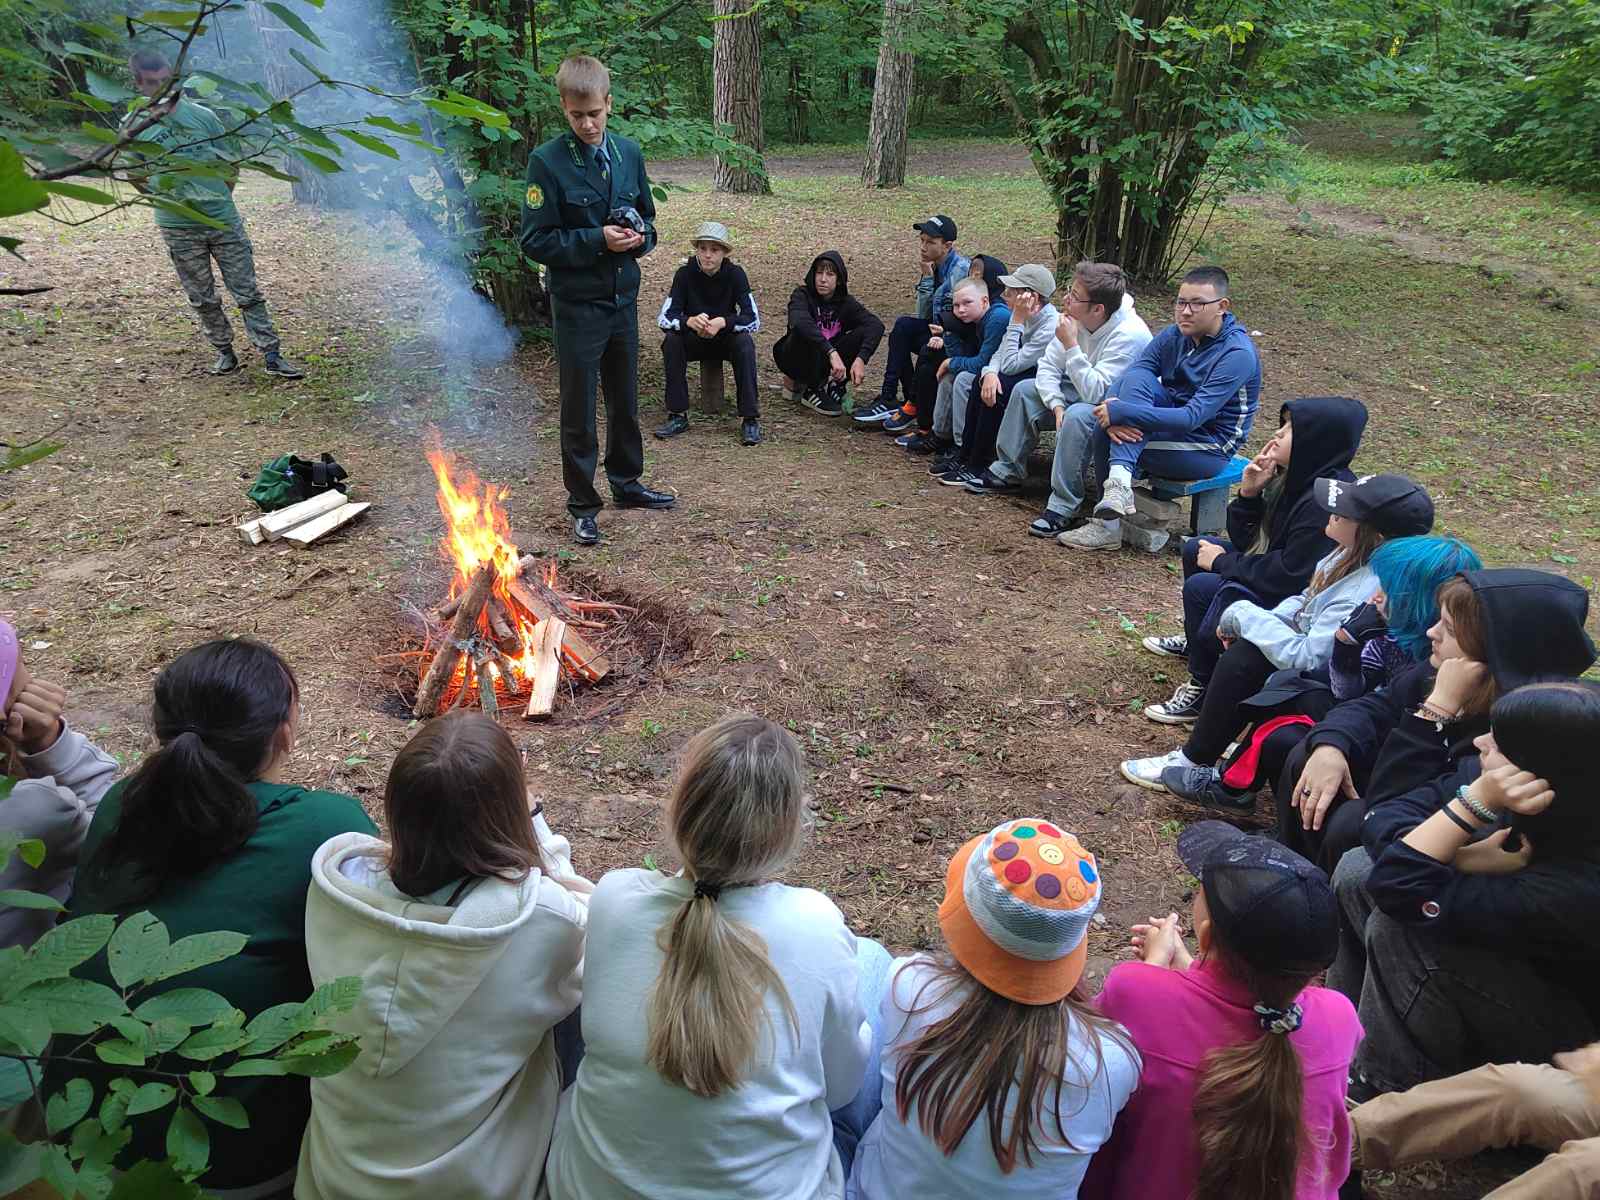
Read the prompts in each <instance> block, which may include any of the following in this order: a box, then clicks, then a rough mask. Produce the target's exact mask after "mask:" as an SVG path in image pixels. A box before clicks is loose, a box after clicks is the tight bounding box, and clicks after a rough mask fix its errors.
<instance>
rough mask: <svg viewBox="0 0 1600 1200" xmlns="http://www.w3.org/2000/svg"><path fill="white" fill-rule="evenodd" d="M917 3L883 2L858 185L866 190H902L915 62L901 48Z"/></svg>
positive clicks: (894, 0)
mask: <svg viewBox="0 0 1600 1200" xmlns="http://www.w3.org/2000/svg"><path fill="white" fill-rule="evenodd" d="M915 7H916V0H883V35H882V37H881V39H880V40H879V42H878V71H877V81H878V83H877V87H875V88H874V89H873V92H872V124H871V126H870V128H869V129H868V132H867V161H866V164H865V165H864V166H863V167H862V168H861V182H862V183H864V184H866V185H867V186H868V187H904V186H905V183H906V126H907V123H908V120H909V116H910V111H911V86H912V82H913V80H914V79H915V78H916V66H917V65H916V59H915V58H914V57H913V55H912V54H911V52H910V51H909V50H907V49H905V48H904V44H903V43H904V37H905V32H906V30H907V29H908V28H909V27H910V25H911V22H912V16H913V12H914V10H915Z"/></svg>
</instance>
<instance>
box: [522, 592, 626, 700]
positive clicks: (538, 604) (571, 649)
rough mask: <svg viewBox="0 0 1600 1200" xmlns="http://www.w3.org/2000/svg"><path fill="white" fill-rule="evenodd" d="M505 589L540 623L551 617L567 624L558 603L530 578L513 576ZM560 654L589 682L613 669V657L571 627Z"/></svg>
mask: <svg viewBox="0 0 1600 1200" xmlns="http://www.w3.org/2000/svg"><path fill="white" fill-rule="evenodd" d="M506 590H507V591H508V592H510V593H511V599H512V600H514V601H516V603H517V604H518V605H520V606H521V607H522V608H524V609H526V610H527V611H528V613H529V614H530V615H531V616H533V617H536V618H538V621H539V624H540V625H543V624H544V623H545V622H546V621H550V620H560V621H562V623H563V625H565V619H564V618H563V617H562V616H561V614H560V613H559V612H557V611H556V606H555V605H553V604H551V603H550V602H549V601H547V600H545V598H544V597H543V596H541V595H540V594H539V593H538V592H536V591H535V590H534V589H533V588H532V587H530V586H529V585H528V582H527V580H524V579H513V580H512V581H511V582H510V583H509V584H508V585H507V586H506ZM561 658H562V661H563V662H565V663H566V664H567V667H568V668H569V669H571V670H573V671H576V672H577V673H578V674H580V675H582V676H583V677H584V678H585V679H587V680H588V681H589V682H590V683H595V682H598V681H599V680H601V679H604V678H605V677H606V676H607V675H608V674H610V672H611V662H610V660H608V659H607V658H606V656H605V655H603V654H601V653H600V651H598V650H596V649H595V648H594V647H593V646H591V645H589V643H588V642H586V641H584V640H583V638H581V637H580V636H579V635H578V634H576V633H574V632H573V631H572V630H570V629H569V630H567V634H566V638H565V640H564V641H563V642H562V644H561Z"/></svg>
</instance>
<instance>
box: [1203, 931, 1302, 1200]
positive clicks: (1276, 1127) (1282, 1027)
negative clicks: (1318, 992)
mask: <svg viewBox="0 0 1600 1200" xmlns="http://www.w3.org/2000/svg"><path fill="white" fill-rule="evenodd" d="M1212 938H1213V943H1212V953H1214V954H1216V955H1217V956H1218V957H1219V958H1220V959H1221V960H1222V965H1223V968H1224V970H1226V971H1227V973H1228V974H1230V975H1232V976H1233V977H1234V978H1235V979H1237V980H1239V981H1240V982H1241V983H1243V984H1245V985H1246V986H1247V987H1248V988H1249V989H1250V992H1251V994H1252V995H1255V996H1256V997H1258V1001H1257V1004H1256V1016H1257V1019H1258V1020H1259V1021H1260V1023H1261V1035H1260V1036H1259V1037H1256V1038H1253V1039H1252V1040H1250V1041H1248V1042H1243V1043H1241V1044H1239V1045H1236V1046H1224V1047H1222V1048H1221V1049H1218V1050H1213V1051H1212V1052H1211V1053H1210V1054H1208V1055H1207V1056H1206V1059H1205V1061H1204V1063H1203V1064H1202V1065H1201V1071H1200V1081H1199V1083H1198V1084H1197V1086H1196V1088H1195V1100H1194V1132H1195V1144H1196V1146H1197V1147H1198V1149H1199V1151H1200V1171H1199V1176H1198V1178H1197V1179H1196V1181H1195V1190H1194V1195H1193V1200H1293V1197H1294V1194H1295V1183H1296V1181H1297V1179H1298V1176H1299V1170H1300V1156H1301V1152H1302V1150H1303V1149H1304V1142H1305V1137H1306V1131H1305V1122H1304V1120H1303V1118H1302V1111H1301V1110H1302V1101H1303V1100H1304V1093H1305V1080H1304V1076H1303V1074H1302V1071H1301V1066H1300V1055H1299V1054H1298V1053H1297V1052H1296V1050H1295V1048H1294V1043H1293V1042H1291V1041H1290V1040H1289V1035H1290V1034H1291V1033H1293V1032H1294V1030H1296V1029H1298V1028H1299V1027H1300V1007H1299V1005H1297V1004H1296V1003H1295V1002H1294V1001H1295V997H1297V996H1298V995H1299V994H1300V993H1301V992H1302V991H1304V990H1305V988H1306V987H1307V985H1309V984H1310V982H1311V980H1312V978H1314V973H1303V972H1295V971H1285V972H1266V971H1261V970H1258V969H1256V968H1254V967H1252V966H1250V965H1248V964H1246V963H1244V962H1243V961H1242V960H1240V959H1239V958H1238V957H1237V956H1236V955H1233V954H1230V953H1228V952H1227V951H1226V949H1224V948H1223V947H1222V946H1221V945H1220V943H1219V942H1218V941H1217V940H1216V938H1217V930H1216V926H1215V925H1213V926H1212Z"/></svg>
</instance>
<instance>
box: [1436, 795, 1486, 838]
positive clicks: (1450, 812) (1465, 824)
mask: <svg viewBox="0 0 1600 1200" xmlns="http://www.w3.org/2000/svg"><path fill="white" fill-rule="evenodd" d="M1451 803H1454V801H1453V800H1452V801H1449V802H1446V804H1445V806H1444V807H1443V808H1441V809H1440V810H1439V811H1440V812H1442V813H1443V814H1444V815H1445V816H1447V817H1449V818H1450V820H1451V821H1453V822H1454V823H1455V825H1456V827H1457V828H1459V829H1460V830H1461V832H1462V833H1464V834H1467V835H1468V836H1469V837H1470V836H1471V835H1473V834H1475V833H1477V832H1478V828H1477V826H1475V825H1473V824H1472V823H1471V822H1470V821H1468V820H1466V819H1465V818H1464V817H1461V816H1458V815H1457V813H1456V811H1455V809H1453V808H1451V807H1450V804H1451Z"/></svg>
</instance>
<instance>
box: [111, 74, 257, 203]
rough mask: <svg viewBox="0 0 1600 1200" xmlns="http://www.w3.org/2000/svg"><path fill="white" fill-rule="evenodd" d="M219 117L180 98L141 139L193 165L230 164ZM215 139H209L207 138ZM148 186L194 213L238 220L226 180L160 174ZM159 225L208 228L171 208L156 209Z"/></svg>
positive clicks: (204, 107)
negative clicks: (193, 163) (177, 201)
mask: <svg viewBox="0 0 1600 1200" xmlns="http://www.w3.org/2000/svg"><path fill="white" fill-rule="evenodd" d="M143 111H144V110H143V109H138V110H135V111H134V112H133V114H132V115H131V116H130V117H129V120H137V119H138V117H139V116H140V114H141V113H142V112H143ZM225 133H226V131H225V130H224V129H223V126H222V122H221V121H220V120H218V119H217V114H216V113H214V112H212V111H211V110H210V109H209V108H207V107H206V106H205V105H203V104H196V103H195V102H194V101H193V100H182V99H180V100H179V101H178V103H177V104H176V105H174V106H173V109H172V111H171V112H169V113H168V114H167V115H166V116H164V117H162V118H161V120H159V121H157V122H156V123H155V124H154V125H152V126H150V127H149V128H148V129H146V130H144V131H143V132H142V133H141V134H140V135H139V139H140V140H141V141H145V142H154V143H155V144H156V145H158V146H160V147H162V149H164V150H168V151H171V152H172V154H173V156H174V157H176V158H182V159H187V160H189V161H191V162H195V163H213V162H227V161H228V159H229V157H230V155H229V153H228V141H229V139H227V138H226V137H225V136H224V135H225ZM207 139H211V140H207ZM147 186H149V187H150V188H151V189H152V190H153V191H155V192H156V193H158V194H159V195H162V196H167V197H170V198H171V199H173V200H179V201H182V202H183V203H184V204H187V205H188V206H189V207H190V208H192V209H194V210H195V211H196V212H203V213H205V215H206V216H208V217H213V218H215V219H216V220H218V221H223V222H226V223H229V224H231V223H232V222H234V221H237V220H238V219H239V210H238V209H237V208H235V207H234V204H233V194H232V193H231V192H229V191H228V184H227V182H226V181H225V180H222V179H218V178H216V177H214V176H209V175H178V174H164V173H161V172H156V173H153V174H151V175H150V176H149V177H148V180H147ZM155 211H156V224H157V225H158V226H159V227H160V228H162V229H206V228H209V226H205V225H202V224H201V223H200V222H199V221H191V220H189V219H188V218H187V217H184V216H181V215H180V214H178V213H175V212H172V211H171V210H169V209H165V208H158V209H156V210H155Z"/></svg>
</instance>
